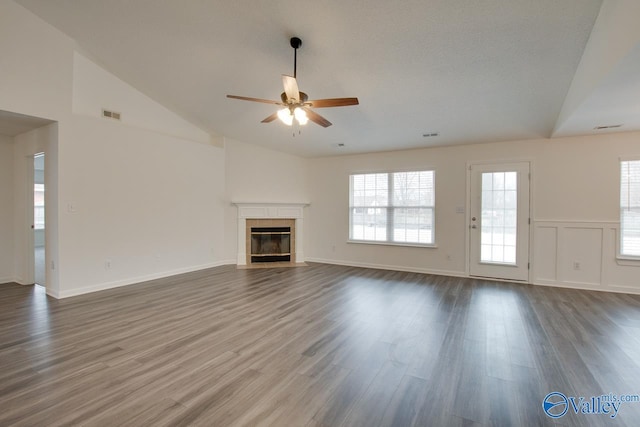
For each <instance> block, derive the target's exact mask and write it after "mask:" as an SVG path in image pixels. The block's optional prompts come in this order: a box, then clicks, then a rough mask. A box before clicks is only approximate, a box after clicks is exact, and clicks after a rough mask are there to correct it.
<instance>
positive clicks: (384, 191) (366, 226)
mask: <svg viewBox="0 0 640 427" xmlns="http://www.w3.org/2000/svg"><path fill="white" fill-rule="evenodd" d="M434 189H435V187H434V172H433V171H416V172H392V173H369V174H358V175H351V176H350V186H349V239H350V240H355V241H366V242H387V243H399V244H420V245H432V244H433V243H434V201H435V195H434Z"/></svg>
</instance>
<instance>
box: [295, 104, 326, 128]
mask: <svg viewBox="0 0 640 427" xmlns="http://www.w3.org/2000/svg"><path fill="white" fill-rule="evenodd" d="M302 109H303V110H304V111H305V112H306V113H307V117H308V118H309V120H311V121H312V122H313V123H315V124H318V125H320V126H322V127H323V128H328V127H329V126H331V122H330V121H329V120H327V119H325V118H324V117H322V116H321V115H320V114H318V113H316V112H315V111H313V110H312V109H310V108H307V107H302Z"/></svg>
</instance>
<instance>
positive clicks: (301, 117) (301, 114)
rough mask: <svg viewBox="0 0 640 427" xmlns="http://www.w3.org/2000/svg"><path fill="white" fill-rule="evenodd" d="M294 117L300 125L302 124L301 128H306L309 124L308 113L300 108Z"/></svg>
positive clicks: (294, 111)
mask: <svg viewBox="0 0 640 427" xmlns="http://www.w3.org/2000/svg"><path fill="white" fill-rule="evenodd" d="M293 115H294V116H295V118H296V120H297V121H298V123H300V125H301V126H304V125H306V124H307V122H309V118H308V117H307V112H306V111H304V110H303V109H302V108H300V107H296V109H295V110H293Z"/></svg>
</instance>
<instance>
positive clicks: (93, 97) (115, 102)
mask: <svg viewBox="0 0 640 427" xmlns="http://www.w3.org/2000/svg"><path fill="white" fill-rule="evenodd" d="M102 109H107V110H110V111H116V112H119V113H121V122H122V123H123V124H126V125H129V126H135V127H140V128H142V129H147V130H151V131H155V132H157V133H163V134H167V135H172V136H176V137H178V138H182V139H187V140H190V141H196V142H202V143H206V144H208V143H211V136H210V135H209V134H208V133H207V132H205V131H203V130H202V129H199V128H197V127H196V126H194V125H193V124H191V123H189V122H187V121H186V120H184V119H182V118H181V117H179V116H177V115H176V114H175V113H173V112H171V111H170V110H168V109H167V108H165V107H164V106H162V105H160V104H158V103H157V102H155V101H153V100H152V99H151V98H149V97H148V96H146V95H144V94H142V93H140V92H138V91H136V90H133V88H132V87H131V86H129V85H128V84H127V83H125V82H123V81H122V80H120V79H119V78H117V77H115V76H114V75H112V74H110V73H109V72H107V71H106V70H104V69H102V68H101V67H100V66H98V65H97V64H95V63H94V62H92V61H91V60H89V59H88V58H86V57H85V56H83V55H82V54H80V53H78V52H74V55H73V113H74V114H81V115H87V116H92V117H98V118H100V117H102Z"/></svg>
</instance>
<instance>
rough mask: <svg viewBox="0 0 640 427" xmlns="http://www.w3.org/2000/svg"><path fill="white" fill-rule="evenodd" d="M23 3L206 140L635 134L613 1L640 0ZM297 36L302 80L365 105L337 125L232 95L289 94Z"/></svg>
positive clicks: (317, 144) (293, 146) (337, 113)
mask: <svg viewBox="0 0 640 427" xmlns="http://www.w3.org/2000/svg"><path fill="white" fill-rule="evenodd" d="M17 2H18V3H19V4H22V5H23V6H25V7H26V8H28V9H29V10H31V11H32V12H34V13H35V14H37V15H39V16H40V17H41V18H43V19H44V20H45V21H47V22H49V23H50V24H52V25H54V26H55V27H57V28H59V29H60V30H61V31H63V32H65V33H67V34H68V35H69V36H71V37H72V38H74V39H75V40H76V41H77V43H78V45H79V48H80V49H81V50H82V51H83V52H84V53H85V54H87V55H89V56H90V57H91V58H93V59H94V60H96V61H97V62H98V63H100V64H101V65H102V66H103V67H104V68H106V69H107V70H109V71H111V72H112V73H114V74H116V75H117V76H118V77H120V78H121V79H123V80H125V81H127V82H128V83H130V84H131V85H133V86H134V87H136V88H137V89H138V90H140V91H142V92H144V93H145V94H147V95H149V96H150V97H151V98H153V99H155V100H157V101H158V102H160V103H162V104H164V105H165V106H166V107H168V108H170V109H172V110H174V111H175V112H177V113H178V114H180V115H182V116H183V117H184V118H185V119H187V120H189V121H191V122H193V123H194V124H196V125H198V126H201V127H202V128H203V129H205V130H208V131H209V132H211V133H212V134H215V135H219V136H225V137H228V138H233V139H236V140H240V141H244V142H248V143H252V144H258V145H263V146H265V147H268V148H272V149H276V150H280V151H285V152H289V153H292V154H297V155H302V156H322V155H337V154H347V153H357V152H373V151H385V150H398V149H408V148H416V147H428V146H435V145H454V144H472V143H483V142H492V141H506V140H521V139H530V138H546V137H552V136H564V135H582V134H591V133H594V132H598V131H596V130H594V127H596V126H604V125H611V124H623V125H624V126H623V127H621V128H616V130H618V131H619V130H637V129H640V117H639V116H640V115H639V114H638V112H639V111H640V108H639V107H640V104H638V103H637V101H636V99H638V97H637V91H638V88H639V85H640V79H638V78H637V76H638V75H640V74H638V71H639V70H640V66H639V65H640V44H638V41H640V35H639V34H636V33H633V32H629V31H626V33H625V34H621V32H620V31H618V32H617V33H616V27H622V26H623V25H627V24H628V23H625V22H619V21H621V20H624V18H620V16H622V17H624V16H627V15H629V12H630V11H629V10H619V8H618V9H617V6H615V5H614V4H615V3H616V2H617V3H624V4H626V6H625V7H627V8H630V9H634V7H635V9H637V7H636V6H634V5H633V2H634V0H616V2H614V3H612V2H611V1H610V0H605V5H602V3H603V2H602V0H562V1H558V0H535V1H532V0H481V1H478V0H406V1H395V2H391V1H388V0H367V1H364V0H354V1H344V0H325V1H311V0H275V1H255V0H211V1H196V0H188V1H184V0H183V1H179V0H173V1H170V0H164V1H157V0H136V1H130V0H111V1H103V0H17ZM637 3H640V2H637ZM601 6H602V10H603V11H604V12H600V11H601ZM605 6H606V7H605ZM607 7H608V8H607ZM605 9H606V10H605ZM605 12H606V13H605ZM599 13H600V17H599ZM637 16H639V15H637V14H636V15H635V17H637ZM594 24H596V27H595V29H594ZM634 26H635V23H634ZM292 36H298V37H300V38H301V39H302V40H303V44H302V47H301V48H300V49H299V51H298V70H297V71H298V82H299V85H300V89H301V90H303V91H304V92H306V93H308V94H309V95H310V97H311V98H333V97H349V96H357V97H358V98H359V100H360V105H358V106H354V107H339V108H331V109H322V110H321V111H318V112H320V113H321V114H323V116H325V117H326V118H327V119H328V120H329V121H331V122H332V123H333V126H331V127H329V128H326V129H325V128H321V127H319V126H317V125H314V124H311V123H310V124H308V125H307V126H304V127H303V128H302V130H301V133H300V134H297V133H296V134H295V136H293V132H292V129H291V128H289V127H286V126H285V125H283V124H282V123H280V122H278V121H276V122H273V123H269V124H262V123H260V121H261V120H262V119H263V118H265V117H266V116H268V115H270V114H271V113H273V112H274V111H275V109H276V108H277V107H276V106H274V105H268V104H258V103H250V102H244V101H238V100H232V99H228V98H226V97H225V95H226V94H235V95H244V96H251V97H257V98H266V99H274V100H276V99H279V96H280V93H281V92H282V83H281V77H280V76H281V74H291V73H292V72H293V50H292V48H291V47H290V46H289V39H290V37H292ZM590 36H591V39H590ZM610 40H617V44H616V46H615V48H614V50H615V52H608V54H607V53H605V56H606V55H609V57H607V58H606V61H607V62H606V64H605V65H603V62H602V61H603V59H602V57H600V60H598V55H600V54H602V52H603V51H607V49H608V48H609V47H611V46H608V45H607V43H608V41H610ZM585 49H586V50H585ZM583 54H584V55H583ZM585 55H586V56H585ZM581 60H582V62H581ZM634 91H635V92H634ZM634 95H636V96H634ZM618 122H620V123H618ZM432 133H438V136H435V137H424V136H423V135H424V134H432ZM339 144H344V146H343V147H339V146H338V145H339Z"/></svg>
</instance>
